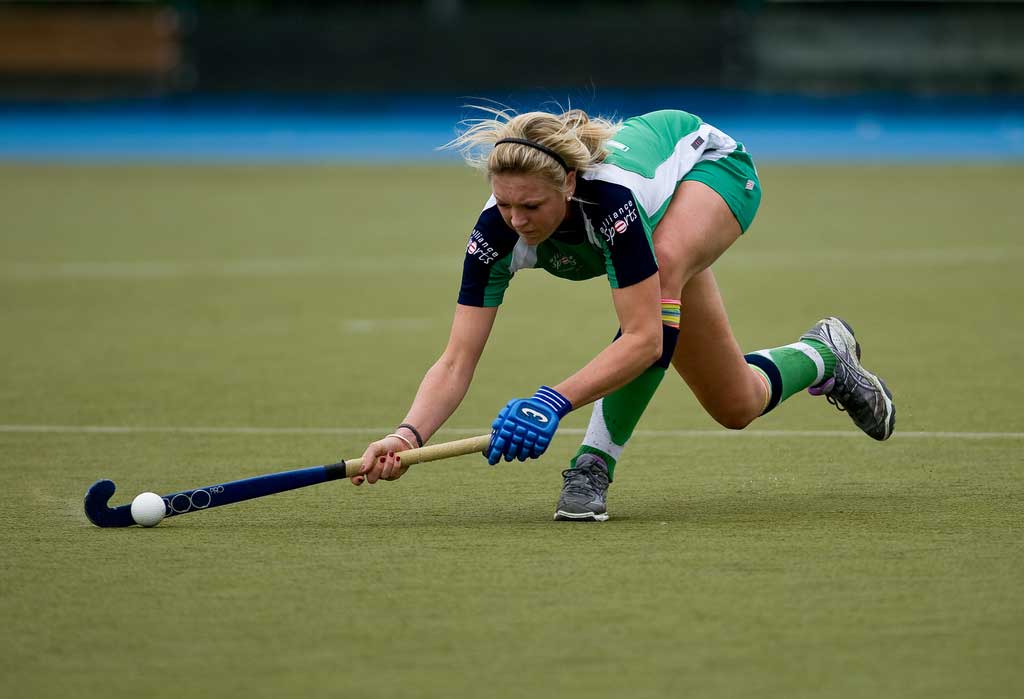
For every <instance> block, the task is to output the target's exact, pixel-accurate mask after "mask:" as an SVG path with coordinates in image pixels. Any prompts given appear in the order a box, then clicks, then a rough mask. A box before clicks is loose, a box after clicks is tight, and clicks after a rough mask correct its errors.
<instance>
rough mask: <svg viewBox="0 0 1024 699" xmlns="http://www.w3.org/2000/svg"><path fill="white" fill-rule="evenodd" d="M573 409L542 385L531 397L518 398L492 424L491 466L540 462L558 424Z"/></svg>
mask: <svg viewBox="0 0 1024 699" xmlns="http://www.w3.org/2000/svg"><path fill="white" fill-rule="evenodd" d="M570 410H572V403H570V402H569V401H568V399H566V397H565V396H563V395H562V394H561V393H559V392H558V391H556V390H555V389H553V388H548V387H547V386H541V387H540V388H539V389H537V392H536V393H534V394H533V396H532V397H531V398H516V399H514V400H510V401H509V402H508V405H506V406H505V407H504V408H502V409H501V412H500V413H498V417H497V419H496V420H495V421H494V423H493V424H492V425H491V444H490V446H489V447H488V448H487V463H489V464H491V465H492V466H493V465H494V464H496V463H498V462H499V461H500V460H501V457H503V456H504V457H505V461H511V460H512V459H519V460H520V461H526V460H527V459H536V458H537V457H538V456H540V455H541V454H543V453H544V450H545V449H547V448H548V444H550V443H551V438H552V437H554V436H555V430H557V429H558V421H559V420H560V419H561V418H563V417H565V415H566V414H567V413H568V412H569V411H570Z"/></svg>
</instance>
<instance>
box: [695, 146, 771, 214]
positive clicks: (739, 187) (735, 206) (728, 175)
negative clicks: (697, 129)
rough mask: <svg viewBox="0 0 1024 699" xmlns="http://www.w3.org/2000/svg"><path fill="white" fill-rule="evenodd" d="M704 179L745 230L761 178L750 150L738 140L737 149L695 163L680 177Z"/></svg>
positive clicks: (757, 200) (753, 211) (758, 198)
mask: <svg viewBox="0 0 1024 699" xmlns="http://www.w3.org/2000/svg"><path fill="white" fill-rule="evenodd" d="M686 180H694V181H696V182H703V183H704V184H706V185H707V186H708V187H711V189H713V190H715V191H716V192H718V194H719V196H721V197H722V199H724V200H725V203H726V204H728V205H729V209H731V210H732V214H733V216H735V217H736V220H737V221H739V224H740V230H742V231H743V232H746V230H747V229H748V228H749V227H750V224H751V223H753V221H754V215H755V214H756V213H757V207H758V206H759V205H760V204H761V181H760V180H759V179H758V178H757V168H755V167H754V161H753V160H752V159H751V158H750V154H749V153H747V151H745V150H744V149H743V144H742V143H740V144H737V147H736V150H735V151H733V152H732V153H731V154H730V155H728V156H726V157H724V158H720V159H718V160H704V161H702V162H699V163H697V164H696V165H694V167H693V169H692V170H690V171H689V172H688V173H686V175H684V176H683V181H684V182H685V181H686Z"/></svg>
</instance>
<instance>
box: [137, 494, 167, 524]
mask: <svg viewBox="0 0 1024 699" xmlns="http://www.w3.org/2000/svg"><path fill="white" fill-rule="evenodd" d="M164 512H165V507H164V499H163V498H162V497H160V496H159V495H157V494H156V493H140V494H139V495H136V496H135V499H134V500H132V519H134V520H135V523H136V524H140V525H142V526H143V527H153V526H156V525H157V524H159V523H160V520H162V519H163V518H164Z"/></svg>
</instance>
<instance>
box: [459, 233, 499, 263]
mask: <svg viewBox="0 0 1024 699" xmlns="http://www.w3.org/2000/svg"><path fill="white" fill-rule="evenodd" d="M466 254H467V255H469V256H470V257H475V258H476V259H478V260H480V261H481V262H483V263H484V264H485V265H489V264H491V262H493V261H494V260H495V259H497V257H498V251H497V250H495V249H494V248H493V247H491V244H490V243H488V242H487V240H485V239H484V236H483V233H481V232H480V231H478V230H476V229H473V232H472V233H470V235H469V243H468V244H467V245H466Z"/></svg>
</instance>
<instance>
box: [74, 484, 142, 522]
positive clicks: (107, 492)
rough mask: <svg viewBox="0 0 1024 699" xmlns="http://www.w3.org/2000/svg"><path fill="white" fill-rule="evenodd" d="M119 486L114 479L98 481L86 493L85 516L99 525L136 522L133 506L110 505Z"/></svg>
mask: <svg viewBox="0 0 1024 699" xmlns="http://www.w3.org/2000/svg"><path fill="white" fill-rule="evenodd" d="M116 489H117V486H115V485H114V481H110V480H102V481H96V482H95V483H93V484H92V485H91V486H89V490H87V491H86V493H85V516H86V517H88V518H89V521H90V522H92V523H93V524H95V525H96V526H97V527H130V526H132V525H133V524H135V520H133V519H132V506H131V505H122V506H121V507H114V508H111V507H108V506H107V503H108V502H110V498H111V497H113V495H114V491H115V490H116Z"/></svg>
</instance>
